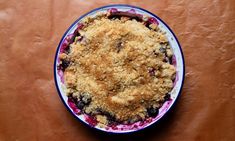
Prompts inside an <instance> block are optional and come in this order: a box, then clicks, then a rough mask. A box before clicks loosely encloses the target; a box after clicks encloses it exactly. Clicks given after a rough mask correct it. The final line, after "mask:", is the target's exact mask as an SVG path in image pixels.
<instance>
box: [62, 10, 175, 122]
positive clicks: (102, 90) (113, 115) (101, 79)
mask: <svg viewBox="0 0 235 141" xmlns="http://www.w3.org/2000/svg"><path fill="white" fill-rule="evenodd" d="M119 16H120V15H119ZM172 55H173V52H172V51H171V48H170V45H169V42H168V39H167V38H166V37H165V35H164V33H163V32H162V31H161V30H160V29H159V28H158V25H157V24H149V25H148V26H146V24H145V21H139V20H136V19H133V18H130V17H128V16H126V15H125V16H121V17H120V18H116V17H111V18H110V14H103V15H99V16H97V17H95V18H87V19H85V20H84V27H83V28H82V29H80V30H79V34H78V35H77V37H75V39H74V42H73V43H71V44H70V45H69V51H68V52H66V53H62V54H60V56H59V58H60V59H61V60H62V61H61V64H63V63H67V64H65V66H63V65H62V68H63V70H64V79H65V85H66V87H67V90H68V96H71V97H73V98H74V99H75V101H76V104H77V107H78V108H79V109H81V110H82V111H83V112H84V113H86V114H89V115H93V116H96V119H97V120H98V121H99V122H100V124H101V125H102V124H104V125H107V124H109V123H110V122H113V121H114V122H121V123H133V122H136V121H139V120H144V119H145V118H147V117H152V116H156V115H157V114H158V109H159V108H160V107H161V105H162V104H163V102H164V101H165V100H166V98H167V97H168V98H169V94H168V93H169V92H170V91H171V90H172V88H173V80H174V77H175V68H174V66H173V65H171V57H172Z"/></svg>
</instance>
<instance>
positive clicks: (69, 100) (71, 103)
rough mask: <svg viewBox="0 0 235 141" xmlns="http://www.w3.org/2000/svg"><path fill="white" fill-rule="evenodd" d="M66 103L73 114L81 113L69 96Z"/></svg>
mask: <svg viewBox="0 0 235 141" xmlns="http://www.w3.org/2000/svg"><path fill="white" fill-rule="evenodd" d="M67 103H68V105H69V107H70V108H71V109H72V111H73V112H74V113H75V114H80V113H81V111H80V110H79V109H78V108H77V106H76V104H75V103H74V101H73V100H72V99H71V98H68V101H67Z"/></svg>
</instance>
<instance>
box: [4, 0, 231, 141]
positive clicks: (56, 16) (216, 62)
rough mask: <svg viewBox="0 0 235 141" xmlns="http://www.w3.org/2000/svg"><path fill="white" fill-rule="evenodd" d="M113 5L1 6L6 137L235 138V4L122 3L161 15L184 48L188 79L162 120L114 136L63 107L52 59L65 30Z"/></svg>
mask: <svg viewBox="0 0 235 141" xmlns="http://www.w3.org/2000/svg"><path fill="white" fill-rule="evenodd" d="M113 2H114V1H111V0H103V1H91V0H20V1H17V0H3V1H0V30H1V32H0V47H1V53H2V54H1V56H0V67H1V68H0V140H1V141H16V140H17V141H46V140H50V141H55V140H63V141H71V140H79V141H95V140H97V141H98V140H146V141H147V140H150V141H153V140H158V141H171V140H174V141H176V140H185V141H193V140H195V141H200V140H201V141H215V140H218V141H234V140H235V1H234V0H227V1H219V0H199V1H191V0H177V1H172V0H161V1H160V0H159V1H155V0H145V1H142V0H135V1H134V0H133V1H131V0H117V1H115V3H122V4H131V5H135V6H139V7H142V8H145V9H147V10H149V11H151V12H153V13H155V14H156V15H158V16H159V17H161V18H162V19H163V20H164V21H165V22H166V23H167V24H168V25H169V26H170V27H171V28H172V30H173V31H174V32H175V34H176V36H177V37H178V39H179V42H180V43H181V46H182V48H183V52H184V57H185V61H186V79H185V83H184V87H183V91H182V94H181V95H180V97H179V99H178V101H177V104H176V105H175V106H174V108H173V109H172V110H171V112H170V113H168V115H167V117H165V118H164V119H163V120H162V121H161V122H160V123H158V124H157V125H155V126H153V127H151V128H149V129H146V130H144V131H142V132H138V133H135V134H129V135H107V134H104V133H100V132H97V131H94V130H91V129H90V128H88V127H86V126H84V125H83V124H82V123H80V122H78V121H77V120H76V119H75V118H74V117H73V116H72V115H71V114H70V113H69V112H68V111H67V110H66V108H65V107H64V105H63V104H62V102H61V100H60V98H59V96H58V94H57V91H56V87H55V84H54V78H53V62H54V56H55V51H56V48H57V45H58V43H59V41H60V39H61V37H62V35H63V34H64V32H65V30H66V29H67V28H68V27H69V26H70V25H71V24H72V23H73V22H74V21H75V20H76V19H77V18H78V17H79V16H80V15H82V14H84V13H86V12H88V11H90V10H92V9H94V8H97V7H100V6H104V5H107V4H114V3H113Z"/></svg>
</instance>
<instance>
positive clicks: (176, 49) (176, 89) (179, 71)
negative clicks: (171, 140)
mask: <svg viewBox="0 0 235 141" xmlns="http://www.w3.org/2000/svg"><path fill="white" fill-rule="evenodd" d="M107 11H109V12H110V11H111V12H112V11H114V12H115V11H119V13H122V14H123V13H125V12H127V11H129V12H131V13H132V15H133V14H134V15H137V18H138V17H139V16H140V17H148V18H149V20H150V21H153V22H155V23H157V25H158V28H159V29H160V30H161V31H163V32H165V36H166V38H167V40H168V42H169V45H170V47H171V50H172V52H173V56H172V57H171V64H172V65H174V67H175V70H176V73H175V78H174V84H173V89H172V90H171V91H170V92H169V95H170V97H168V99H167V100H166V101H164V102H163V103H162V105H161V107H160V108H159V109H158V114H157V115H156V116H154V117H148V118H145V119H144V120H140V121H137V122H134V123H118V124H113V125H108V126H98V122H97V120H96V119H95V118H94V117H93V116H90V115H87V114H84V113H82V112H81V110H80V109H79V108H78V107H77V106H76V103H75V102H74V101H73V100H71V98H69V97H68V96H67V95H66V93H67V92H66V86H65V84H64V77H63V76H64V74H63V71H62V69H61V67H59V66H60V65H61V60H60V57H59V55H60V54H62V53H63V52H64V50H65V48H66V47H67V46H68V45H69V44H70V43H71V40H72V38H74V34H75V33H76V31H77V30H79V29H80V28H82V27H81V26H82V24H81V21H82V20H83V19H85V18H87V17H95V16H97V14H100V13H105V12H107ZM73 40H74V39H73ZM77 40H79V39H77ZM65 64H66V63H65ZM54 77H55V83H56V87H57V90H58V93H59V96H60V97H61V99H62V101H63V103H64V105H65V106H66V108H67V109H68V110H69V111H70V112H71V113H72V114H73V115H74V116H75V117H76V118H77V119H79V120H80V121H82V122H84V123H85V124H87V125H88V126H90V127H92V128H95V129H98V130H101V131H105V132H111V133H129V132H134V131H138V130H141V129H144V128H146V127H148V126H150V125H152V124H154V123H156V122H157V121H159V120H160V119H161V118H162V117H163V116H164V115H165V114H166V113H167V112H168V111H169V109H170V108H171V107H172V106H173V104H174V103H175V101H176V99H177V97H178V96H179V94H180V92H181V89H182V86H183V81H184V59H183V53H182V50H181V47H180V44H179V42H178V40H177V38H176V37H175V35H174V33H173V32H172V30H171V29H170V28H169V27H168V26H167V25H166V24H165V23H164V22H163V21H162V20H161V19H160V18H159V17H157V16H156V15H154V14H152V13H150V12H148V11H146V10H144V9H142V8H138V7H134V6H130V5H108V6H104V7H100V8H97V9H94V10H92V11H90V12H88V13H87V14H85V15H83V16H81V17H80V18H79V19H78V20H76V21H75V22H74V23H73V24H72V25H71V26H70V27H69V28H68V30H67V31H66V32H65V34H64V35H63V37H62V39H61V41H60V43H59V46H58V48H57V51H56V55H55V62H54Z"/></svg>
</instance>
